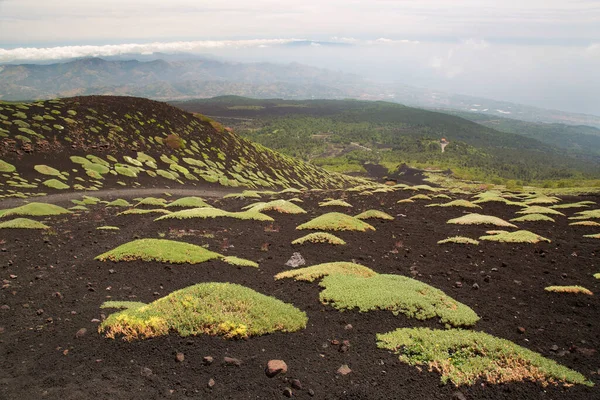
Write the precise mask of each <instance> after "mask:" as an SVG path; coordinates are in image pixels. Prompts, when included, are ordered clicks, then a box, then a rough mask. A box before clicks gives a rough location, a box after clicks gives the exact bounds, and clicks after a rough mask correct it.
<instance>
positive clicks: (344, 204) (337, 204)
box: [319, 200, 352, 207]
mask: <svg viewBox="0 0 600 400" xmlns="http://www.w3.org/2000/svg"><path fill="white" fill-rule="evenodd" d="M319 207H352V204H350V203H348V202H346V201H344V200H329V201H323V202H321V203H319Z"/></svg>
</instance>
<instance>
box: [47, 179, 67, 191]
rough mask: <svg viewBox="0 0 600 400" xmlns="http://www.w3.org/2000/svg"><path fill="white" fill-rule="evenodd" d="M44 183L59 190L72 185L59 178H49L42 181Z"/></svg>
mask: <svg viewBox="0 0 600 400" xmlns="http://www.w3.org/2000/svg"><path fill="white" fill-rule="evenodd" d="M42 184H43V185H45V186H47V187H49V188H52V189H57V190H65V189H68V188H69V187H70V186H69V185H67V184H65V183H63V182H61V181H59V180H58V179H48V180H47V181H44V182H42Z"/></svg>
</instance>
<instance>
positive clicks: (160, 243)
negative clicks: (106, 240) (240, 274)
mask: <svg viewBox="0 0 600 400" xmlns="http://www.w3.org/2000/svg"><path fill="white" fill-rule="evenodd" d="M220 257H221V255H220V254H218V253H214V252H212V251H209V250H206V249H205V248H204V247H200V246H196V245H194V244H189V243H184V242H177V241H174V240H165V239H138V240H134V241H133V242H129V243H125V244H122V245H121V246H119V247H117V248H115V249H113V250H110V251H107V252H106V253H103V254H100V255H99V256H97V257H96V258H95V260H100V261H115V262H116V261H135V260H142V261H158V262H164V263H173V264H183V263H187V264H198V263H202V262H205V261H208V260H213V259H215V258H220Z"/></svg>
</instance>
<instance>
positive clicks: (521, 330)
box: [517, 326, 525, 334]
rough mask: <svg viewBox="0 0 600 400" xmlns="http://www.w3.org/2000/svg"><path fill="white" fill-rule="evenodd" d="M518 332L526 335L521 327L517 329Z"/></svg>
mask: <svg viewBox="0 0 600 400" xmlns="http://www.w3.org/2000/svg"><path fill="white" fill-rule="evenodd" d="M517 332H519V333H520V334H523V333H525V328H523V327H522V326H519V327H518V328H517Z"/></svg>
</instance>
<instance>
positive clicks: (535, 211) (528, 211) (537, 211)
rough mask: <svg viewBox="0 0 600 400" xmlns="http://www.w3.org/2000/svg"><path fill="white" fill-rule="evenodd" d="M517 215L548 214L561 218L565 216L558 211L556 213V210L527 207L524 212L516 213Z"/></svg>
mask: <svg viewBox="0 0 600 400" xmlns="http://www.w3.org/2000/svg"><path fill="white" fill-rule="evenodd" d="M517 214H550V215H562V216H563V217H564V216H565V214H563V213H561V212H560V211H556V210H553V209H552V208H548V207H543V206H531V207H527V208H526V209H524V210H521V211H518V212H517Z"/></svg>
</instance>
